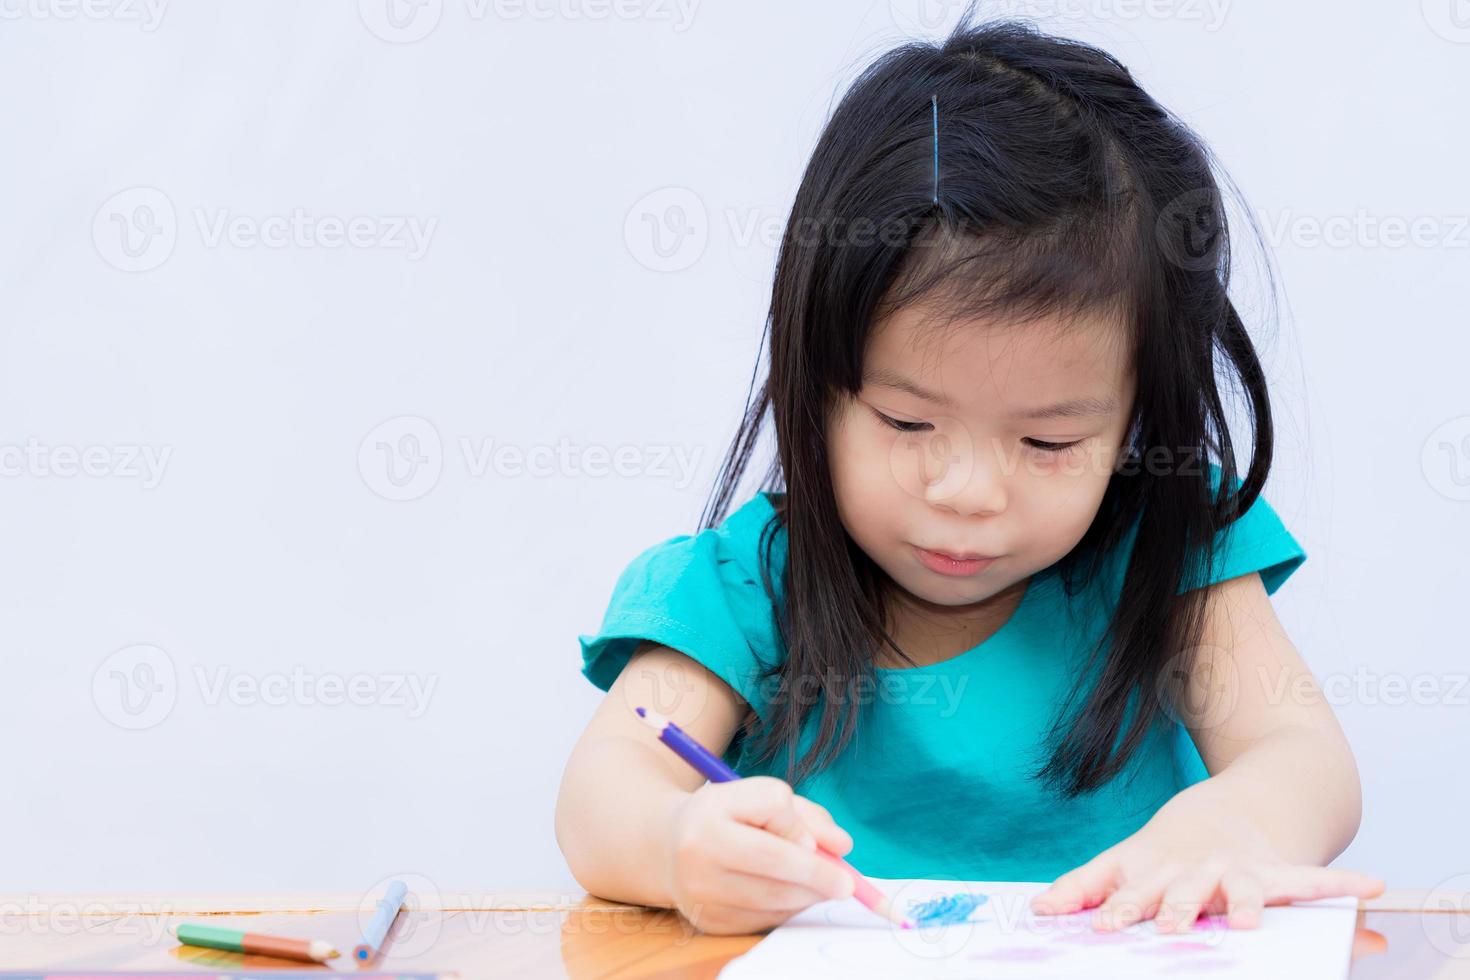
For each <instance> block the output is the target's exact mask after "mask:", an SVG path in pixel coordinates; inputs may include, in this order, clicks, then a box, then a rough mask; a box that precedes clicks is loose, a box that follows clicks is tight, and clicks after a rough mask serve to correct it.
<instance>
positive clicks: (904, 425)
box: [873, 409, 932, 432]
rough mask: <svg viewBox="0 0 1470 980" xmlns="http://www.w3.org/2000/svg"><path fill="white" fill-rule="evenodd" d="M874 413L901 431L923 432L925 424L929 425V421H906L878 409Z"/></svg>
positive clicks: (886, 423) (885, 422)
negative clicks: (891, 416)
mask: <svg viewBox="0 0 1470 980" xmlns="http://www.w3.org/2000/svg"><path fill="white" fill-rule="evenodd" d="M873 414H874V415H876V416H878V418H880V419H882V420H883V422H884V424H885V425H890V426H892V427H893V428H895V429H897V430H898V431H899V432H921V431H923V429H924V427H925V426H929V423H928V422H904V421H902V420H900V419H895V418H890V417H889V416H887V415H884V414H883V413H882V412H880V411H878V410H877V409H874V410H873ZM930 428H932V426H930Z"/></svg>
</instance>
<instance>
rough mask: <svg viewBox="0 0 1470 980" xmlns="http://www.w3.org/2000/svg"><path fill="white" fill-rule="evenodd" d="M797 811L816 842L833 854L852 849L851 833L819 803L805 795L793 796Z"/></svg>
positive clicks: (841, 853) (840, 853)
mask: <svg viewBox="0 0 1470 980" xmlns="http://www.w3.org/2000/svg"><path fill="white" fill-rule="evenodd" d="M795 801H796V809H797V812H798V813H800V814H801V819H802V822H803V823H804V824H805V825H806V828H807V829H808V830H810V831H811V832H812V836H814V837H815V838H816V839H817V843H818V844H820V845H821V846H822V847H824V848H826V849H827V850H829V851H831V852H832V853H833V854H837V855H839V856H840V855H843V854H846V853H847V852H848V851H850V850H852V835H851V834H849V833H848V832H847V831H845V830H843V829H842V828H841V827H839V826H837V821H835V820H833V819H832V814H831V813H828V812H827V808H826V807H824V806H822V805H821V804H820V803H813V802H812V801H811V800H809V799H807V798H806V797H805V796H798V797H795Z"/></svg>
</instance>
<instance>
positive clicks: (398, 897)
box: [352, 878, 408, 962]
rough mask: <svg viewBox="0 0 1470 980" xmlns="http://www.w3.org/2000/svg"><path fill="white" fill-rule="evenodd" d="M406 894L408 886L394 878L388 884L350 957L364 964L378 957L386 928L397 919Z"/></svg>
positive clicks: (386, 931) (386, 935) (386, 933)
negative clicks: (360, 940)
mask: <svg viewBox="0 0 1470 980" xmlns="http://www.w3.org/2000/svg"><path fill="white" fill-rule="evenodd" d="M407 894H408V886H407V885H405V884H404V883H403V882H402V881H401V880H399V879H397V878H395V879H393V880H392V881H390V882H388V890H387V891H386V892H384V893H383V897H382V898H381V899H379V900H378V910H377V911H376V912H374V913H373V919H372V921H371V922H369V923H368V924H367V928H366V929H364V930H363V931H362V942H360V943H358V944H357V948H356V949H354V950H353V951H352V955H353V956H355V957H357V959H358V960H359V961H360V962H366V961H367V960H369V959H372V958H373V957H374V956H376V955H378V949H379V948H380V947H381V946H382V945H383V940H384V939H386V938H387V937H388V927H389V926H391V925H393V920H394V919H396V918H398V910H399V909H401V908H403V899H404V896H406V895H407Z"/></svg>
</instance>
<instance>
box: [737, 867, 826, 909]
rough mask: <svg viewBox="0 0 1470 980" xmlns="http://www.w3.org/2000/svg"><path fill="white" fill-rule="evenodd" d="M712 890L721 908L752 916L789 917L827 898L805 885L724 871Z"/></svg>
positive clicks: (742, 872) (739, 872)
mask: <svg viewBox="0 0 1470 980" xmlns="http://www.w3.org/2000/svg"><path fill="white" fill-rule="evenodd" d="M712 886H713V887H712V894H715V895H718V896H719V898H720V904H721V905H727V906H732V907H734V908H739V909H746V910H749V911H752V912H782V913H786V914H790V913H793V912H800V911H801V910H802V909H804V908H808V907H810V906H812V905H815V904H816V903H818V902H825V901H826V900H827V899H828V898H830V897H831V896H830V895H823V894H821V893H819V892H817V891H814V890H812V889H811V888H808V887H807V886H805V885H797V884H793V883H791V882H789V881H781V880H779V879H776V878H767V877H764V876H762V875H753V874H747V873H746V872H744V871H733V870H730V869H728V868H726V869H721V870H720V872H719V873H718V874H717V875H716V876H715V878H714V880H713V882H712Z"/></svg>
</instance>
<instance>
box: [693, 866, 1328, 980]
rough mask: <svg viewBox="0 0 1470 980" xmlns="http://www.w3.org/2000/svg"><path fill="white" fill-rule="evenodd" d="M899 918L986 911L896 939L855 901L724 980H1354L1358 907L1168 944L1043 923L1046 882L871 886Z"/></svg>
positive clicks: (1064, 921) (1078, 924)
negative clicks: (947, 906)
mask: <svg viewBox="0 0 1470 980" xmlns="http://www.w3.org/2000/svg"><path fill="white" fill-rule="evenodd" d="M871 880H872V881H873V883H874V884H876V885H878V887H879V888H881V889H883V891H884V892H885V893H886V894H887V895H888V896H889V898H890V899H891V900H892V901H893V903H894V907H895V908H897V909H898V910H899V911H901V912H904V913H905V914H912V911H911V910H912V907H913V905H912V903H921V902H927V901H930V900H932V899H935V898H939V897H943V896H946V895H955V894H963V893H967V892H968V893H974V894H980V895H984V896H985V901H984V902H983V903H982V904H981V905H979V907H978V908H976V909H975V910H974V911H973V912H971V913H970V914H969V917H968V919H966V920H965V921H962V922H957V923H954V924H950V925H938V926H936V925H930V926H924V927H921V928H919V929H917V930H902V929H898V928H896V927H895V926H893V925H892V924H890V923H888V922H887V921H885V920H883V919H881V918H879V917H878V916H876V915H874V914H873V913H872V912H870V911H868V910H867V909H865V908H863V907H862V906H861V905H859V904H858V903H857V902H856V901H855V900H853V899H845V900H843V901H840V902H837V901H833V902H822V903H820V904H818V905H813V906H812V907H811V908H808V909H806V910H804V911H802V912H800V913H798V914H797V915H795V916H793V917H792V918H791V919H789V920H788V921H787V922H786V923H785V924H784V925H781V926H779V927H777V928H776V929H775V930H773V931H772V932H771V933H770V934H769V935H768V936H766V938H764V939H762V940H761V941H760V942H759V943H758V944H757V945H756V946H755V947H753V948H752V949H751V950H750V951H749V952H748V953H746V954H745V955H743V956H740V957H738V958H736V959H734V960H732V961H731V962H730V963H728V964H727V965H726V966H725V968H724V969H723V970H722V971H720V980H750V978H755V977H760V978H765V980H781V978H784V977H792V978H800V980H807V978H812V977H842V978H854V977H856V978H862V977H875V978H876V977H882V978H884V980H894V978H900V977H943V978H946V980H964V978H970V977H974V978H977V980H979V978H984V980H997V978H1006V977H1024V978H1026V980H1036V978H1040V977H1087V978H1089V980H1110V978H1118V980H1142V978H1147V977H1174V978H1177V977H1189V976H1204V977H1214V978H1219V980H1235V978H1241V980H1247V978H1248V980H1263V978H1271V977H1282V978H1289V980H1342V978H1343V977H1345V976H1347V972H1348V961H1349V959H1350V957H1351V955H1352V940H1353V931H1354V928H1355V922H1356V919H1357V900H1356V899H1354V898H1351V897H1341V898H1324V899H1317V900H1315V901H1311V902H1298V903H1294V904H1293V905H1290V906H1273V907H1269V908H1267V909H1266V910H1265V911H1264V913H1263V914H1262V916H1261V921H1260V924H1259V925H1258V926H1256V927H1255V928H1254V929H1235V930H1231V929H1229V928H1228V927H1227V926H1226V924H1225V921H1224V917H1223V916H1207V917H1204V918H1202V919H1201V920H1200V921H1198V922H1196V924H1195V928H1194V929H1193V930H1192V931H1190V932H1189V933H1179V934H1171V933H1160V932H1158V931H1157V930H1156V929H1155V928H1154V925H1153V923H1152V922H1141V923H1136V924H1134V925H1132V926H1129V927H1127V928H1126V929H1121V930H1118V931H1115V932H1098V931H1095V930H1093V928H1092V926H1091V924H1090V921H1091V916H1092V912H1091V910H1087V911H1083V912H1079V913H1074V914H1072V915H1036V914H1034V913H1032V912H1031V911H1030V906H1029V902H1030V898H1031V896H1032V895H1035V894H1036V893H1037V892H1040V891H1043V890H1045V888H1046V885H1045V884H1044V883H1041V882H1007V881H968V882H967V881H935V880H927V879H899V880H892V879H882V878H874V879H871Z"/></svg>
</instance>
